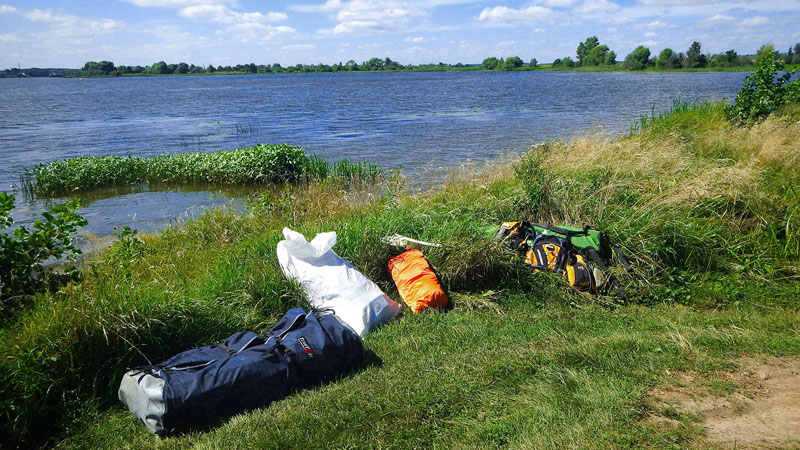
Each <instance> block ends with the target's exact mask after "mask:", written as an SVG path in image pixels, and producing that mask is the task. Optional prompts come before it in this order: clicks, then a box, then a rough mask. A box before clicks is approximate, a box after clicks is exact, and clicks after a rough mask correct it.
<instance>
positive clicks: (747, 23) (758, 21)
mask: <svg viewBox="0 0 800 450" xmlns="http://www.w3.org/2000/svg"><path fill="white" fill-rule="evenodd" d="M768 23H769V19H767V18H766V17H764V16H756V17H751V18H749V19H744V20H743V21H741V22H739V25H741V26H743V27H759V26H761V25H766V24H768Z"/></svg>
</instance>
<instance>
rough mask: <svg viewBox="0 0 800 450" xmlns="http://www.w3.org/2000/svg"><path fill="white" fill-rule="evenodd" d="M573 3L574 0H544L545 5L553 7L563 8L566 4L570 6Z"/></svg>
mask: <svg viewBox="0 0 800 450" xmlns="http://www.w3.org/2000/svg"><path fill="white" fill-rule="evenodd" d="M574 4H575V0H545V2H544V5H545V6H551V7H554V8H564V7H567V6H572V5H574Z"/></svg>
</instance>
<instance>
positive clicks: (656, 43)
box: [641, 39, 658, 47]
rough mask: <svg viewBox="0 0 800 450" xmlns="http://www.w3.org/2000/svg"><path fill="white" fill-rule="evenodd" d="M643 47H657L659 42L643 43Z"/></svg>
mask: <svg viewBox="0 0 800 450" xmlns="http://www.w3.org/2000/svg"><path fill="white" fill-rule="evenodd" d="M641 45H644V46H645V47H655V46H656V45H658V41H654V40H652V39H651V40H649V41H644V42H642V44H641Z"/></svg>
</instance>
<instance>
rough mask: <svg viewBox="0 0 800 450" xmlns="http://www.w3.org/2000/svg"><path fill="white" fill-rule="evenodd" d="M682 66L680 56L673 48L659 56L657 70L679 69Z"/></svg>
mask: <svg viewBox="0 0 800 450" xmlns="http://www.w3.org/2000/svg"><path fill="white" fill-rule="evenodd" d="M680 66H681V62H680V60H679V59H678V55H677V54H676V53H675V52H673V51H672V49H671V48H665V49H664V50H661V53H659V54H658V59H656V69H677V68H679V67H680Z"/></svg>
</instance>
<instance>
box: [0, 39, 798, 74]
mask: <svg viewBox="0 0 800 450" xmlns="http://www.w3.org/2000/svg"><path fill="white" fill-rule="evenodd" d="M772 51H774V47H773V46H772V45H764V46H762V47H761V49H759V51H758V53H757V54H756V55H739V54H738V53H737V52H736V50H733V49H731V50H728V51H725V52H722V53H717V54H714V55H712V54H709V53H705V54H704V53H703V52H702V48H701V44H700V43H699V42H697V41H695V42H692V45H690V46H689V48H688V49H687V50H686V52H676V51H674V50H673V49H671V48H665V49H664V50H662V51H661V52H660V53H659V54H658V56H655V55H653V54H652V53H651V51H650V49H649V48H647V47H646V46H644V45H640V46H638V47H636V49H634V50H633V51H632V52H631V53H629V54H628V55H627V56H625V58H624V60H623V61H622V62H619V61H617V54H616V53H615V52H614V51H613V50H611V49H610V48H609V47H608V46H607V45H603V44H600V40H599V39H598V38H597V36H590V37H588V38H587V39H586V40H585V41H584V42H580V43H579V44H578V47H577V49H576V59H572V57H570V56H565V57H563V58H556V59H555V60H554V61H553V63H552V64H551V67H553V68H562V67H563V68H574V67H603V66H605V67H616V66H620V67H621V68H622V69H624V70H644V69H647V68H648V67H654V68H656V69H695V68H704V67H712V68H724V67H738V66H750V65H753V64H755V63H756V62H757V61H758V60H759V59H760V58H761V57H762V56H763V55H764V54H766V53H768V52H772ZM778 56H779V58H781V59H782V61H783V63H784V64H800V43H797V44H795V45H794V46H792V47H790V48H789V49H788V51H787V52H786V53H779V54H778ZM525 66H527V67H526V69H525V70H531V69H533V68H537V67H539V63H538V61H537V60H536V58H531V60H530V61H529V62H528V63H527V64H526V63H524V62H523V60H522V58H520V57H519V56H511V57H508V58H498V57H495V56H490V57H488V58H485V59H484V60H483V62H481V64H462V63H457V64H446V63H443V62H439V63H438V64H436V63H430V64H419V65H413V64H406V65H403V64H400V63H399V62H397V61H393V60H392V59H391V58H389V57H386V58H377V57H375V58H371V59H369V60H367V61H363V62H361V63H357V62H355V61H354V60H352V59H351V60H349V61H347V62H346V63H342V62H339V63H334V64H323V63H320V64H295V65H289V66H286V67H283V66H281V65H280V64H278V63H274V64H255V63H249V64H237V65H235V66H230V65H228V66H223V65H219V66H215V65H213V64H209V65H207V66H202V65H194V64H187V63H185V62H180V63H177V64H168V63H166V62H164V61H158V62H156V63H154V64H152V65H149V66H140V65H135V66H126V65H120V66H117V65H115V64H114V63H113V62H111V61H88V62H86V64H84V66H83V68H81V69H39V68H30V69H19V68H13V69H6V70H4V71H0V78H17V77H47V76H85V77H91V76H123V75H136V74H141V75H171V74H210V73H218V72H221V73H244V74H248V73H250V74H268V73H278V74H282V73H326V72H327V73H334V72H375V71H387V70H388V71H444V70H465V69H482V70H505V71H511V70H518V69H521V68H523V67H525Z"/></svg>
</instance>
